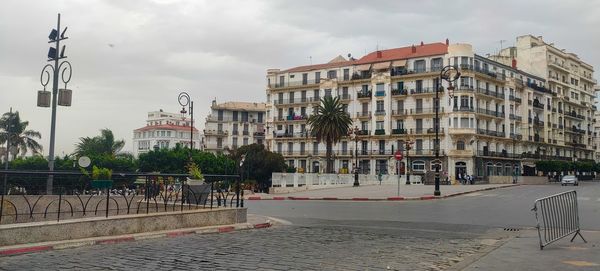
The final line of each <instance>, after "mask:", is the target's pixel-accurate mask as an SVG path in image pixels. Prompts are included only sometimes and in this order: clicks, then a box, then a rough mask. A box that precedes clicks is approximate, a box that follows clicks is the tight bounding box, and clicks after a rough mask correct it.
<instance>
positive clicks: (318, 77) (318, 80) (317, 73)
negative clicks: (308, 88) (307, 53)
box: [315, 72, 321, 84]
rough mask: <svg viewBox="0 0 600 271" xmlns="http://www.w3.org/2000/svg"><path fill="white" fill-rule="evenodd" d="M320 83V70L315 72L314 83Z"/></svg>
mask: <svg viewBox="0 0 600 271" xmlns="http://www.w3.org/2000/svg"><path fill="white" fill-rule="evenodd" d="M319 83H321V72H315V84H319Z"/></svg>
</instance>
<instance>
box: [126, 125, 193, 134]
mask: <svg viewBox="0 0 600 271" xmlns="http://www.w3.org/2000/svg"><path fill="white" fill-rule="evenodd" d="M159 129H162V130H176V131H186V132H188V131H190V126H181V125H172V124H162V125H148V126H145V127H142V128H139V129H135V131H136V132H143V131H148V130H159ZM194 132H198V129H196V127H194Z"/></svg>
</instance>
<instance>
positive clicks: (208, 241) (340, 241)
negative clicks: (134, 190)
mask: <svg viewBox="0 0 600 271" xmlns="http://www.w3.org/2000/svg"><path fill="white" fill-rule="evenodd" d="M568 189H572V188H565V187H561V186H556V185H548V186H521V187H515V188H506V189H498V190H492V191H486V192H481V193H476V194H471V195H469V196H460V197H456V198H449V199H444V200H434V201H406V202H335V201H248V202H247V204H248V205H249V210H250V212H251V213H258V214H263V215H269V216H274V217H278V218H283V219H287V220H289V221H291V222H293V225H291V226H284V225H282V226H277V227H275V228H271V229H266V230H254V231H246V232H236V233H227V234H215V235H186V236H180V237H176V238H164V239H154V240H145V241H140V242H133V243H121V244H114V245H100V246H91V247H82V248H76V249H67V250H59V251H48V252H41V253H34V254H26V255H18V256H12V257H6V258H0V270H53V269H54V270H56V269H61V270H65V269H91V270H96V269H98V270H100V269H104V270H105V269H119V270H139V269H145V270H158V269H186V270H187V269H194V270H386V269H388V268H389V269H391V270H443V269H445V268H447V267H448V266H450V265H451V264H454V263H458V264H464V263H466V262H468V261H469V259H476V258H479V257H480V256H481V255H483V254H485V253H486V252H487V251H489V250H491V249H492V248H495V246H497V245H499V244H500V243H501V242H496V240H502V239H503V238H505V237H506V234H509V233H506V232H504V231H499V230H498V229H497V228H503V227H510V226H514V227H528V226H529V227H530V226H533V225H534V223H535V220H534V217H533V214H532V213H531V212H530V211H529V210H530V209H531V207H532V204H533V201H534V200H535V199H536V198H538V197H542V196H546V195H549V194H553V193H556V192H559V191H563V190H568ZM575 189H576V190H578V192H579V193H580V204H581V207H580V209H581V220H582V222H583V223H584V227H587V228H590V229H600V218H599V217H600V216H598V211H599V209H600V207H599V206H600V201H599V200H598V198H599V197H600V184H597V183H595V184H582V185H581V186H580V187H577V188H575ZM531 246H532V247H533V248H535V246H536V244H531ZM547 270H552V268H549V269H547Z"/></svg>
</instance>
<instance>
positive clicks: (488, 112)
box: [477, 108, 504, 118]
mask: <svg viewBox="0 0 600 271" xmlns="http://www.w3.org/2000/svg"><path fill="white" fill-rule="evenodd" d="M477 113H479V114H484V115H488V116H492V117H496V118H504V112H498V111H494V110H489V109H485V108H477Z"/></svg>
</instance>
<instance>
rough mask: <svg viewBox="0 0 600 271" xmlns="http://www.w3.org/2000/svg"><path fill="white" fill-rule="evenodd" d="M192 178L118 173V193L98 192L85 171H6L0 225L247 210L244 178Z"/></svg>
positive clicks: (110, 190)
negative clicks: (48, 182) (50, 180)
mask: <svg viewBox="0 0 600 271" xmlns="http://www.w3.org/2000/svg"><path fill="white" fill-rule="evenodd" d="M49 175H53V179H54V181H53V182H54V185H53V191H52V192H53V194H52V195H48V194H46V180H47V179H48V176H49ZM187 176H188V175H187V174H160V173H113V175H112V180H113V183H114V185H113V186H112V188H106V189H96V188H92V182H91V180H90V179H89V177H87V176H86V175H85V174H83V173H82V172H59V171H54V172H50V171H13V170H0V178H2V179H0V180H1V181H0V192H2V195H1V199H0V224H12V223H23V222H35V221H47V220H56V221H60V220H64V219H73V218H82V217H94V216H105V217H109V216H114V215H123V214H144V213H145V214H148V213H157V212H175V211H184V210H195V209H202V208H210V209H212V208H213V207H230V208H231V207H243V206H244V200H243V190H241V189H239V188H240V182H239V180H240V178H239V176H238V175H204V181H205V182H204V183H203V184H188V183H187ZM240 191H241V192H240ZM234 201H235V205H234Z"/></svg>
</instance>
